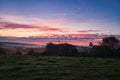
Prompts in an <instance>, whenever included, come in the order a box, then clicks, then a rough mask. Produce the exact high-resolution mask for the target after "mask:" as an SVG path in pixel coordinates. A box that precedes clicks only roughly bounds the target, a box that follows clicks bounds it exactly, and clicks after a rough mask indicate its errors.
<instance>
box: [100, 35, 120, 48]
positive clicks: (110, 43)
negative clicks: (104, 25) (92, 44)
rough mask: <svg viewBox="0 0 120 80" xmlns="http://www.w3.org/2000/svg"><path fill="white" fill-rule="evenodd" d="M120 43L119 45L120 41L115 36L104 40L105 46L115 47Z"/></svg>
mask: <svg viewBox="0 0 120 80" xmlns="http://www.w3.org/2000/svg"><path fill="white" fill-rule="evenodd" d="M118 43H119V40H118V39H117V38H116V37H114V36H110V37H105V38H103V40H102V45H103V46H113V45H114V44H118Z"/></svg>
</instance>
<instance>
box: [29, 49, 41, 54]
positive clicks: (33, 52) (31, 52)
mask: <svg viewBox="0 0 120 80" xmlns="http://www.w3.org/2000/svg"><path fill="white" fill-rule="evenodd" d="M27 55H39V53H38V52H35V51H34V50H33V49H30V50H29V51H28V53H27Z"/></svg>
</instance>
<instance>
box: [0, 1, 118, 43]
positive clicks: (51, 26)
mask: <svg viewBox="0 0 120 80" xmlns="http://www.w3.org/2000/svg"><path fill="white" fill-rule="evenodd" d="M103 35H120V0H0V36H1V38H0V39H1V40H4V39H2V37H9V38H10V37H12V38H13V37H14V38H16V37H17V38H29V41H31V37H32V38H33V37H34V38H39V40H40V41H41V42H42V41H43V38H47V41H46V40H45V41H46V42H48V41H49V40H48V39H53V38H55V40H56V38H57V39H58V40H60V39H61V38H62V39H63V38H64V39H63V40H64V41H65V40H70V41H71V38H72V40H73V41H74V40H76V41H74V42H77V41H81V39H83V38H85V39H87V40H88V39H89V40H88V42H89V41H90V40H91V39H92V40H93V39H94V41H96V40H97V39H100V38H101V36H103ZM66 37H67V38H66ZM41 38H42V39H41ZM75 38H77V39H75ZM34 40H35V39H34ZM58 40H57V41H58ZM8 41H9V40H8ZM16 41H17V40H16ZM40 41H39V42H40ZM51 41H53V40H51ZM73 41H72V42H73ZM82 41H84V40H82ZM85 43H86V42H85ZM81 44H82V42H81Z"/></svg>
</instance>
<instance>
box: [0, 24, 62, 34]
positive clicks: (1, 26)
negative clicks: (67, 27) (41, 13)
mask: <svg viewBox="0 0 120 80" xmlns="http://www.w3.org/2000/svg"><path fill="white" fill-rule="evenodd" d="M19 28H22V29H37V30H39V31H58V32H64V29H62V28H53V27H45V26H34V25H26V24H17V23H12V22H0V29H19Z"/></svg>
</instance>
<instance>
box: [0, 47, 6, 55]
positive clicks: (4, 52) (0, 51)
mask: <svg viewBox="0 0 120 80" xmlns="http://www.w3.org/2000/svg"><path fill="white" fill-rule="evenodd" d="M0 55H6V50H5V49H4V48H1V47H0Z"/></svg>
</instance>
